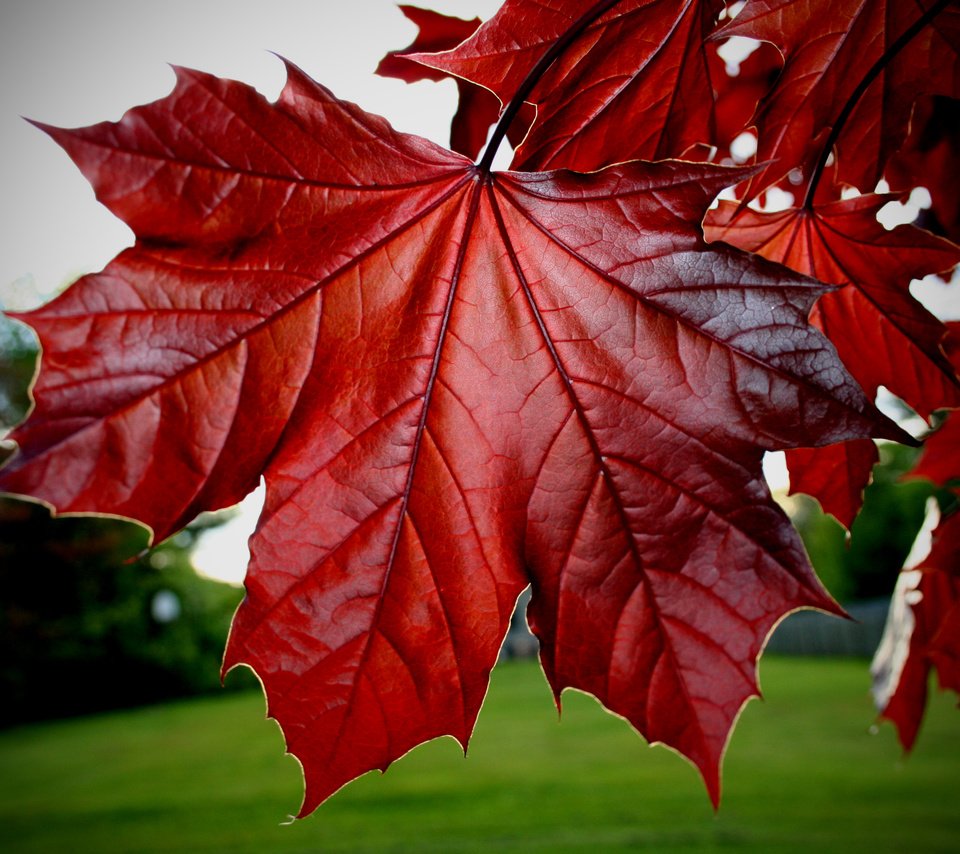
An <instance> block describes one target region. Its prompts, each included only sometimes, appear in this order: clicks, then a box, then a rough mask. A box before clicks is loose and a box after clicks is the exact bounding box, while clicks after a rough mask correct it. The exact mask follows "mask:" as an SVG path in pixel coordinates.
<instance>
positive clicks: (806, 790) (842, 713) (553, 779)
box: [0, 657, 960, 854]
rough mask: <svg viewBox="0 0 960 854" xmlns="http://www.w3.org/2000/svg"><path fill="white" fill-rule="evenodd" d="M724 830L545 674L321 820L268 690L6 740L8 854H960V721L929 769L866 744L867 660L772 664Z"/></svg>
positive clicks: (722, 821) (372, 779)
mask: <svg viewBox="0 0 960 854" xmlns="http://www.w3.org/2000/svg"><path fill="white" fill-rule="evenodd" d="M761 679H762V683H763V687H764V691H765V694H766V700H765V701H763V702H756V701H755V702H752V703H751V704H750V705H749V706H748V707H747V709H746V711H745V712H744V714H743V716H742V718H741V720H740V723H739V726H738V728H737V730H736V732H735V734H734V737H733V740H732V743H731V746H730V749H729V751H728V754H727V760H726V767H725V773H724V784H725V787H724V797H723V804H722V806H721V809H720V812H719V814H716V815H715V814H714V813H713V810H712V809H711V807H710V804H709V801H708V799H707V796H706V793H705V791H704V790H703V787H702V786H701V783H700V779H699V776H698V775H697V773H696V772H695V771H694V770H693V769H692V768H691V767H690V766H689V765H688V764H687V763H686V762H684V761H683V760H681V759H679V758H678V757H677V756H675V755H673V754H671V753H670V752H669V751H667V750H664V749H662V748H656V749H650V748H648V747H647V746H646V745H645V744H644V742H643V741H642V740H641V739H640V738H639V737H637V736H636V735H635V734H634V733H633V732H632V731H631V730H630V729H629V728H628V727H627V725H626V724H624V723H623V722H622V721H620V720H618V719H616V718H614V717H612V716H610V715H607V714H605V713H604V712H603V711H602V710H601V709H600V708H599V706H598V705H597V704H596V703H595V702H594V701H593V700H592V699H589V698H587V697H585V696H583V695H580V694H575V693H572V692H568V693H567V694H566V695H565V697H564V714H563V722H562V724H559V725H558V724H557V719H556V714H555V712H554V710H553V707H552V701H551V699H550V697H549V692H548V690H547V688H546V685H545V683H544V680H543V677H542V674H541V673H540V671H539V668H538V666H537V665H536V664H535V663H533V662H519V663H518V662H509V663H506V664H503V665H501V666H499V667H498V668H497V670H496V671H495V673H494V679H493V685H492V687H491V690H490V693H489V696H488V698H487V702H486V704H485V706H484V709H483V711H482V713H481V715H480V722H479V724H478V726H477V731H476V734H475V736H474V740H473V742H472V744H471V748H470V757H469V759H467V760H466V761H464V759H463V758H462V754H461V753H460V751H459V748H458V747H457V745H456V744H455V743H454V742H453V741H452V740H450V739H441V740H439V741H436V742H432V743H431V744H428V745H426V746H424V747H421V748H419V749H417V750H415V751H413V752H412V753H411V754H410V755H409V756H407V757H405V758H404V759H403V760H401V761H400V762H398V763H396V764H395V765H394V766H393V767H392V768H391V769H390V771H389V772H388V773H387V774H386V775H385V776H380V775H379V774H371V775H367V776H366V777H365V778H363V779H361V780H359V781H357V782H355V783H353V784H351V785H349V786H347V787H346V788H345V789H344V790H342V791H341V792H339V793H338V794H337V795H335V796H334V797H333V798H332V799H331V800H330V801H329V802H327V803H326V804H325V805H323V806H322V807H321V808H320V809H319V810H318V811H317V812H316V813H315V814H314V815H313V816H312V817H310V818H309V819H307V820H305V821H300V822H297V823H295V824H294V825H292V826H281V822H282V821H283V820H284V818H285V817H286V815H287V814H288V813H290V812H295V811H296V809H297V807H298V805H299V803H300V773H299V769H298V766H297V764H296V762H295V761H294V760H293V759H292V758H291V757H289V756H284V755H283V747H282V741H281V738H280V735H279V731H278V729H277V727H276V725H275V724H274V723H272V722H267V721H265V720H264V718H263V708H264V706H263V701H262V699H261V698H260V696H259V695H257V694H230V695H224V696H222V697H216V698H212V699H204V700H194V701H187V702H178V703H171V704H168V705H164V706H156V707H152V708H146V709H139V710H135V711H130V712H122V713H111V714H106V715H100V716H97V717H93V718H87V719H78V720H72V721H62V722H57V723H48V724H41V725H33V726H27V727H20V728H17V729H14V730H8V731H6V732H3V733H0V851H4V852H21V851H37V852H60V851H62V852H68V851H69V852H88V851H89V852H98V854H100V852H125V851H130V852H156V851H163V852H167V851H171V852H172V851H177V852H192V851H224V852H245V851H251V852H290V851H302V852H337V851H369V852H390V851H412V852H419V851H435V852H460V851H488V850H491V851H492V850H495V851H522V852H538V851H543V852H557V851H594V852H597V853H598V854H600V852H607V851H636V850H649V851H713V850H720V849H726V850H734V851H764V852H781V851H802V852H807V854H809V853H810V852H816V854H822V852H828V851H844V852H850V851H870V852H894V851H897V852H900V851H902V852H911V854H913V852H932V851H943V852H947V851H951V852H956V851H958V850H960V738H958V734H960V716H958V714H957V711H956V710H955V709H954V708H953V705H954V704H953V701H952V699H951V697H949V696H945V695H941V694H939V693H938V692H935V695H934V696H933V697H932V701H933V702H932V708H931V709H930V713H929V716H928V718H927V721H926V722H925V725H924V728H923V730H922V731H921V735H920V740H919V744H918V746H917V749H916V751H915V753H914V754H913V755H912V756H910V757H909V759H907V760H903V758H902V757H901V754H900V750H899V748H898V746H897V744H896V741H895V738H894V733H893V729H892V727H891V726H890V725H889V724H886V725H883V726H881V727H880V731H879V734H876V735H871V734H870V733H869V732H868V731H869V729H870V725H871V723H872V721H873V712H872V707H871V705H870V701H869V699H868V697H867V693H866V692H867V682H868V675H867V664H866V662H863V661H849V660H831V659H818V660H813V659H785V658H781V659H777V658H773V657H768V658H765V659H764V661H763V663H762V667H761Z"/></svg>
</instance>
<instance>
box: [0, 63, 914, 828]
mask: <svg viewBox="0 0 960 854" xmlns="http://www.w3.org/2000/svg"><path fill="white" fill-rule="evenodd" d="M47 131H48V132H49V133H50V134H51V135H52V136H53V137H54V138H55V139H56V140H57V141H58V142H59V143H60V144H61V145H62V146H63V147H64V148H65V149H66V150H67V152H68V153H69V154H70V155H71V157H73V159H74V160H75V161H76V162H77V164H78V166H79V167H80V168H81V169H82V170H83V171H84V173H85V174H86V175H87V177H88V178H89V179H90V180H91V182H92V183H93V185H94V187H95V189H96V192H97V196H98V198H99V199H100V200H101V201H102V202H103V203H104V204H106V205H107V206H108V207H109V208H110V209H111V210H112V211H113V212H114V213H116V214H117V215H119V216H121V217H122V218H123V219H124V220H125V221H126V222H127V223H128V224H130V225H131V227H132V228H133V229H134V231H135V232H136V234H137V237H138V239H137V243H136V245H135V246H134V247H133V248H131V249H129V250H127V251H125V252H124V253H122V254H121V255H120V256H118V258H117V259H116V260H115V261H114V262H112V263H111V264H110V265H109V266H108V267H107V268H106V269H105V270H104V271H103V272H102V273H99V274H96V275H91V276H87V277H85V278H84V279H82V280H80V281H79V282H78V283H77V284H75V285H74V286H73V287H72V288H71V289H70V290H68V291H67V292H66V293H65V294H64V295H63V296H61V297H60V298H58V299H57V300H55V301H54V302H52V303H50V304H49V305H47V306H45V307H43V308H41V309H38V310H37V311H34V312H31V313H29V314H27V315H25V316H24V319H25V320H27V321H28V322H29V323H30V324H31V325H32V326H33V327H34V329H36V330H37V333H38V335H39V337H40V339H41V341H42V345H43V369H42V371H41V373H40V376H39V379H38V381H37V384H36V387H35V389H34V395H35V399H36V409H35V411H34V413H33V415H32V417H31V419H30V420H28V421H27V422H26V423H25V424H24V425H23V426H21V427H20V428H19V429H18V430H17V431H16V433H15V435H14V438H15V439H16V440H17V441H18V442H19V443H20V453H19V454H18V455H17V456H16V457H14V459H13V461H12V462H11V464H10V465H9V466H7V467H6V468H4V469H3V470H2V471H0V487H2V488H4V489H8V490H11V491H14V492H22V493H27V494H32V495H34V496H37V497H39V498H42V499H43V500H45V501H47V502H49V503H50V504H52V505H54V506H55V507H56V508H57V509H58V510H60V511H98V512H108V513H115V514H123V515H129V516H132V517H134V518H138V519H140V520H142V521H144V522H146V523H147V524H149V525H150V526H151V527H153V529H154V531H155V532H157V534H158V535H159V536H163V535H165V534H166V533H169V532H170V531H172V530H174V529H175V528H176V527H177V526H178V525H180V524H181V523H182V521H183V520H184V519H185V518H187V517H188V516H189V515H191V514H192V513H195V512H196V511H198V510H200V509H208V508H212V507H217V506H221V505H223V504H226V503H230V502H232V501H234V500H236V498H237V497H239V495H240V494H242V493H243V492H244V491H245V490H246V489H248V488H249V487H250V486H251V485H252V484H253V483H254V482H255V481H256V479H257V478H258V477H259V476H260V474H261V473H262V474H263V476H264V478H265V480H266V484H267V497H266V503H265V507H264V511H263V515H262V517H261V519H260V523H259V526H258V529H257V532H256V534H255V535H254V537H253V538H252V541H251V553H252V560H251V566H250V570H249V574H248V577H247V582H246V588H247V596H246V599H245V600H244V603H243V604H242V606H241V607H240V609H239V611H238V613H237V615H236V618H235V621H234V624H233V627H232V630H231V634H230V639H229V642H228V647H227V651H226V656H225V664H224V666H225V669H229V668H230V667H233V666H235V665H237V664H241V663H245V664H249V665H250V666H252V667H253V668H254V669H255V670H256V671H257V673H258V674H259V676H260V678H261V680H262V682H263V684H264V688H265V691H266V693H267V697H268V706H269V713H270V715H272V716H274V717H275V718H276V719H277V720H278V721H279V722H280V725H281V727H282V729H283V731H284V734H285V736H286V739H287V744H288V747H289V749H290V751H291V752H292V753H293V754H295V755H296V756H297V757H298V758H299V759H300V761H301V763H302V764H303V767H304V774H305V778H306V794H305V799H304V804H303V807H302V810H301V815H302V814H306V813H308V812H310V811H311V810H312V809H313V808H314V807H316V805H317V804H318V803H319V802H320V801H322V800H323V799H324V798H325V797H327V796H328V795H329V794H331V793H332V792H333V791H335V790H336V789H337V788H339V787H340V786H341V785H343V784H344V783H345V782H347V781H348V780H350V779H352V778H353V777H355V776H357V775H358V774H360V773H363V772H364V771H366V770H368V769H371V768H376V767H380V768H383V767H386V765H388V764H389V763H390V762H391V761H392V760H394V759H395V758H397V757H398V756H400V755H402V754H403V753H405V752H406V751H407V750H409V749H410V748H411V747H413V746H414V745H416V744H418V743H420V742H422V741H424V740H426V739H429V738H432V737H434V736H438V735H441V734H450V735H453V736H454V737H455V738H457V739H458V740H459V741H460V742H461V743H462V744H466V742H467V739H468V738H469V734H470V732H471V730H472V727H473V724H474V721H475V718H476V716H477V713H478V710H479V707H480V704H481V701H482V698H483V695H484V692H485V691H486V687H487V681H488V675H489V672H490V669H491V668H492V667H493V665H494V662H495V661H496V658H497V653H498V650H499V647H500V643H501V641H502V638H503V636H504V633H505V631H506V628H507V623H508V621H509V619H510V616H511V613H512V611H513V608H514V603H515V601H516V599H517V596H518V594H519V593H520V592H521V590H522V589H523V588H524V587H525V586H526V585H527V584H528V583H529V584H531V585H532V587H533V601H532V603H531V609H530V621H531V624H532V626H533V627H534V629H535V631H536V632H537V634H538V635H539V637H540V640H541V644H542V660H543V663H544V668H545V670H546V673H547V676H548V678H549V680H550V683H551V685H552V687H553V690H554V692H555V693H556V695H557V698H558V702H559V695H560V692H561V691H562V690H563V689H564V688H566V687H577V688H582V689H584V690H587V691H590V692H592V693H594V694H595V695H596V696H597V697H598V698H599V699H600V700H601V701H602V702H603V703H604V704H605V705H606V706H607V707H608V708H610V709H612V710H613V711H615V712H618V713H619V714H621V715H623V716H625V717H627V718H628V719H629V720H630V721H631V722H632V723H633V724H634V725H635V726H636V727H637V728H638V729H639V730H640V731H641V732H642V733H644V734H645V735H646V736H647V737H648V738H649V739H651V740H657V741H663V742H665V743H667V744H669V745H671V746H673V747H675V748H676V749H678V750H679V751H681V752H682V753H684V754H685V755H686V756H688V757H689V758H690V759H691V761H692V762H694V763H695V764H696V765H697V766H698V767H699V769H700V770H701V772H702V774H703V776H704V778H705V780H706V783H707V787H708V790H709V792H710V794H711V797H712V798H713V799H714V801H716V799H717V798H718V796H719V765H720V760H721V755H722V752H723V747H724V745H725V743H726V739H727V737H728V734H729V731H730V728H731V726H732V724H733V721H734V719H735V718H736V716H737V714H738V712H739V710H740V708H741V707H742V705H743V703H744V702H745V701H746V700H747V699H748V698H749V697H750V696H752V695H754V694H756V692H757V686H756V676H755V661H756V657H757V655H758V654H759V652H760V649H761V647H762V645H763V642H764V639H765V638H766V636H767V634H768V632H769V631H770V630H771V629H772V627H773V626H774V625H775V624H776V622H777V621H778V620H779V619H780V618H781V617H782V616H783V615H784V614H785V613H786V612H788V611H790V610H792V609H795V608H797V607H801V606H816V607H820V608H824V609H827V610H836V606H835V605H834V604H833V603H832V600H830V599H829V597H828V596H827V594H826V593H825V592H824V590H823V589H822V587H821V586H820V584H819V582H818V581H817V580H816V578H815V576H814V575H813V573H812V571H811V570H810V568H809V566H808V564H807V560H806V557H805V554H804V552H803V548H802V546H801V544H800V542H799V540H798V538H797V536H796V534H795V532H794V531H793V529H792V527H791V526H790V524H789V522H788V521H787V519H786V517H785V516H784V514H783V512H782V511H781V510H780V509H779V508H778V507H777V505H776V504H775V503H774V502H773V501H772V500H771V497H770V494H769V491H768V489H767V487H766V484H765V482H764V480H763V477H762V474H761V466H760V460H761V456H762V453H763V451H765V450H768V449H773V448H780V447H787V446H796V445H815V444H819V443H824V442H835V441H839V440H842V439H847V438H857V437H865V436H867V435H869V434H871V433H878V434H880V435H886V436H888V437H891V438H898V437H901V436H902V434H901V433H900V432H899V431H898V430H897V429H896V428H895V427H894V426H893V425H892V424H890V423H888V422H886V421H885V420H883V419H882V417H881V416H879V414H878V413H876V412H875V411H874V410H873V409H872V407H870V405H869V404H868V402H867V401H866V399H865V398H864V396H863V394H862V393H861V391H860V390H859V389H858V388H857V387H856V385H855V384H854V383H853V381H852V380H851V378H850V377H849V375H848V374H847V373H846V372H845V371H844V370H843V368H842V366H841V364H840V362H839V361H838V360H837V358H836V355H835V352H834V350H833V349H832V347H831V346H830V345H829V343H828V342H827V341H826V339H824V338H823V337H822V336H821V335H820V333H818V332H817V331H816V330H814V329H813V328H811V327H810V326H809V325H808V324H807V320H806V316H807V313H808V311H809V309H810V307H811V305H812V304H813V302H814V300H815V299H816V298H817V297H818V296H819V295H820V294H821V293H822V292H823V290H824V289H823V287H822V286H821V285H819V284H818V283H815V282H813V281H811V280H808V279H805V278H802V277H797V276H792V275H790V274H789V273H787V272H786V271H785V270H783V268H780V267H778V266H776V265H771V264H768V263H767V262H764V261H763V260H761V259H758V258H755V257H752V256H748V255H745V254H743V253H740V252H738V251H736V250H733V249H730V248H727V247H722V246H715V247H710V246H708V245H707V244H706V243H705V242H704V241H703V239H702V235H701V232H700V228H699V222H700V220H701V219H702V217H703V214H704V212H705V210H706V208H707V207H708V205H709V204H710V202H711V200H712V199H713V197H714V196H715V195H716V193H717V192H718V191H719V190H720V189H721V188H722V187H723V186H725V185H726V184H728V183H730V182H731V181H735V180H738V179H739V178H742V177H743V174H744V172H743V170H726V169H723V168H720V167H715V166H709V165H701V164H694V163H682V162H664V163H659V164H647V163H630V164H622V165H618V166H614V167H611V168H609V169H606V170H604V171H601V172H598V173H596V174H592V175H581V174H577V173H572V172H563V171H560V172H552V173H542V174H529V175H524V174H516V173H506V174H496V173H491V172H490V171H489V170H488V169H486V168H485V167H484V165H483V164H480V165H479V166H474V165H473V164H472V163H470V162H469V161H467V160H465V159H464V158H462V157H460V156H458V155H456V154H453V153H450V152H446V151H444V150H443V149H441V148H439V147H437V146H435V145H433V144H432V143H429V142H427V141H425V140H422V139H419V138H417V137H413V136H408V135H404V134H400V133H397V132H395V131H393V130H392V129H391V128H390V127H389V125H388V124H387V123H386V122H385V121H384V120H382V119H380V118H377V117H374V116H371V115H369V114H367V113H365V112H363V111H362V110H361V109H360V108H358V107H356V106H354V105H352V104H348V103H345V102H341V101H338V100H337V99H336V98H334V97H333V96H332V95H331V94H330V93H329V92H328V91H327V90H326V89H324V88H323V87H321V86H319V85H318V84H316V83H314V82H313V81H312V80H310V79H309V78H308V77H306V76H305V75H304V74H302V73H301V72H300V71H298V70H297V69H296V68H294V67H292V66H290V67H289V70H288V81H287V84H286V86H285V88H284V90H283V92H282V94H281V96H280V98H279V100H278V101H277V102H276V103H274V104H271V103H269V102H267V101H266V100H264V99H263V98H262V97H261V96H260V95H258V94H257V93H256V92H255V91H253V90H252V89H251V88H249V87H247V86H245V85H243V84H240V83H236V82H232V81H223V80H219V79H217V78H213V77H210V76H207V75H205V74H202V73H200V72H194V71H187V70H179V71H178V81H177V85H176V87H175V89H174V91H173V92H172V93H171V94H170V95H169V96H168V97H167V98H164V99H162V100H160V101H158V102H155V103H154V104H150V105H147V106H144V107H139V108H136V109H134V110H131V111H130V112H128V113H127V114H126V115H125V116H124V117H123V119H122V120H121V121H120V122H119V123H116V124H112V123H103V124H100V125H95V126H92V127H89V128H84V129H78V130H70V131H67V130H58V129H54V128H47Z"/></svg>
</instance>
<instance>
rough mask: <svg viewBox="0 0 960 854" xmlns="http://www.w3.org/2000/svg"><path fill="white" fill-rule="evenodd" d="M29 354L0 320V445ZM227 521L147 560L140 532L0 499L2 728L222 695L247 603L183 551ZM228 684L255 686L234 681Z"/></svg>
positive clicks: (180, 538) (31, 366)
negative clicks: (227, 654) (237, 621)
mask: <svg viewBox="0 0 960 854" xmlns="http://www.w3.org/2000/svg"><path fill="white" fill-rule="evenodd" d="M37 351H38V347H37V343H36V338H35V337H34V335H33V333H32V332H31V331H30V330H29V329H27V327H25V326H23V325H22V324H20V323H17V322H15V321H12V320H10V319H9V318H7V317H5V316H4V315H3V314H0V354H2V358H0V439H2V438H3V435H4V433H5V432H6V430H7V429H9V428H10V427H11V426H13V425H14V424H16V423H17V422H18V421H19V420H20V419H22V418H23V416H24V415H25V414H26V412H27V410H28V409H29V406H30V398H29V395H28V393H27V389H28V387H29V384H30V381H31V379H32V377H33V374H34V370H35V365H36V359H37ZM5 452H6V453H9V449H7V450H6V451H4V450H2V449H0V460H2V459H3V457H4V454H5ZM223 521H224V517H223V516H222V515H220V516H214V515H207V516H204V517H203V520H202V521H198V522H196V523H194V524H193V525H191V526H190V527H189V528H187V529H186V530H185V531H182V532H181V533H180V534H178V535H177V536H175V537H173V538H171V539H170V540H168V541H167V542H165V543H162V544H161V545H160V546H158V547H157V548H155V549H153V550H151V551H149V552H148V551H147V550H146V547H147V532H146V530H145V529H144V528H143V527H141V526H140V525H136V524H133V523H130V522H125V521H122V520H120V519H109V518H102V517H93V516H72V517H59V518H52V517H51V514H50V512H49V510H47V508H46V507H44V506H42V505H40V504H36V503H33V502H27V501H20V500H17V499H15V498H13V497H10V496H0V603H2V604H0V644H2V648H3V651H4V655H3V658H2V661H0V693H2V695H3V697H4V703H3V705H2V706H0V724H11V723H15V722H18V721H24V720H33V719H39V718H49V717H58V716H62V715H73V714H79V713H82V712H92V711H99V710H102V709H108V708H114V707H119V706H130V705H136V704H139V703H145V702H151V701H154V700H160V699H166V698H169V697H176V696H182V695H186V694H196V693H200V692H204V691H212V690H217V689H219V687H220V675H219V674H220V661H221V657H222V653H223V645H224V641H225V639H226V636H227V630H228V628H229V625H230V618H231V616H232V614H233V612H234V610H235V609H236V607H237V605H238V604H239V602H240V599H241V598H242V596H243V591H242V590H240V589H239V588H236V587H232V586H230V585H227V584H221V583H219V582H215V581H211V580H208V579H205V578H201V577H200V576H198V575H197V574H196V573H195V572H194V570H193V567H192V566H191V565H190V559H189V551H190V547H191V546H192V544H193V542H194V539H195V538H196V536H197V535H198V533H199V532H200V531H201V530H202V529H204V528H206V527H210V526H212V525H218V524H221V523H222V522H223ZM228 684H229V685H230V686H233V687H241V686H244V685H253V684H255V680H254V677H253V676H252V675H251V674H250V673H249V672H247V671H240V672H237V673H236V674H234V675H231V677H230V680H229V683H228Z"/></svg>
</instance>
